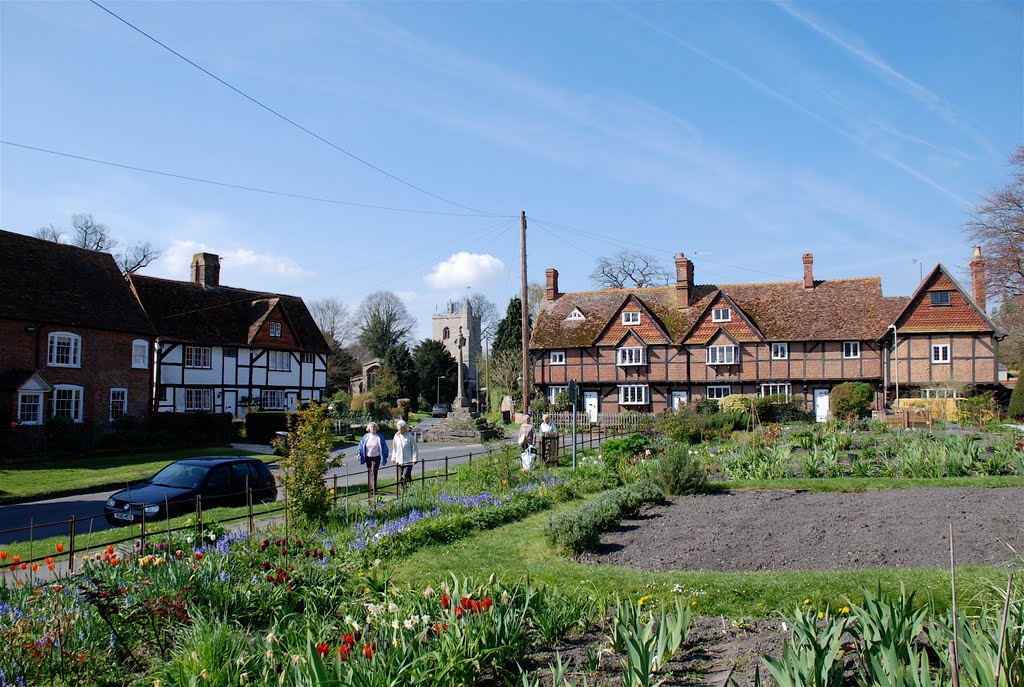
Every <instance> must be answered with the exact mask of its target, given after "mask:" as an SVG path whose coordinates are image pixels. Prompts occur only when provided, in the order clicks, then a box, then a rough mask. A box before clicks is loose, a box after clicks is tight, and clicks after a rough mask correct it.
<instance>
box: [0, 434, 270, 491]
mask: <svg viewBox="0 0 1024 687" xmlns="http://www.w3.org/2000/svg"><path fill="white" fill-rule="evenodd" d="M195 456H253V457H254V458H260V459H262V460H264V461H266V462H272V461H274V460H277V458H276V457H275V456H267V455H259V454H253V453H250V452H248V451H239V450H238V449H233V448H220V447H217V448H201V449H184V450H176V451H145V452H141V453H127V454H123V455H118V456H102V457H88V456H86V457H83V458H72V459H68V460H59V461H43V462H39V463H25V464H23V465H17V466H11V467H5V468H2V469H0V499H22V498H30V497H44V496H47V495H50V494H57V493H63V492H68V491H72V490H80V491H86V490H89V489H92V488H101V487H108V486H115V485H123V484H125V483H126V482H137V481H139V480H141V479H145V478H146V477H150V476H152V475H154V474H155V473H156V472H157V471H158V470H160V468H162V467H164V466H165V465H167V464H168V463H171V462H173V461H175V460H179V459H181V458H192V457H195Z"/></svg>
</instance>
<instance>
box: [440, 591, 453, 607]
mask: <svg viewBox="0 0 1024 687" xmlns="http://www.w3.org/2000/svg"><path fill="white" fill-rule="evenodd" d="M451 606H452V597H450V596H448V595H447V594H445V595H444V596H442V597H441V608H451Z"/></svg>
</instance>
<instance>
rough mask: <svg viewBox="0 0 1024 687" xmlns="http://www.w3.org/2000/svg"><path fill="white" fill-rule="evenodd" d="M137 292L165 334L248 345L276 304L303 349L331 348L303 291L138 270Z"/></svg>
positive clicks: (196, 340) (210, 342) (134, 279)
mask: <svg viewBox="0 0 1024 687" xmlns="http://www.w3.org/2000/svg"><path fill="white" fill-rule="evenodd" d="M130 280H131V283H132V286H133V287H134V288H135V292H136V293H137V294H138V296H139V300H140V301H142V304H143V306H144V307H145V308H146V312H147V313H148V314H149V316H150V318H151V319H152V320H153V324H154V326H156V330H157V332H158V333H159V335H160V336H161V337H164V338H167V339H170V340H172V341H179V342H184V343H197V344H204V345H207V346H248V345H249V343H250V341H251V340H252V332H253V331H255V330H254V329H252V327H253V326H254V325H257V323H259V322H261V321H262V320H263V319H265V317H266V315H267V313H269V312H270V310H271V309H272V307H273V305H274V304H275V302H276V304H277V306H278V307H279V308H280V309H281V310H282V311H283V312H284V315H285V317H286V318H287V319H288V322H289V324H290V325H291V327H292V329H293V331H294V333H295V337H296V339H297V341H298V344H299V346H300V347H301V348H302V350H304V351H310V352H318V353H327V352H329V350H330V349H329V348H328V347H327V342H326V341H324V337H323V335H322V334H321V333H320V329H319V328H318V327H317V326H316V322H315V321H314V320H313V317H312V315H310V314H309V310H308V309H307V308H306V304H305V303H303V301H302V299H301V298H299V297H298V296H286V295H284V294H277V293H265V292H261V291H250V290H248V289H236V288H233V287H230V286H215V287H203V286H201V285H199V284H194V283H192V282H187V281H173V280H170V279H157V278H156V277H145V276H141V275H137V274H133V275H132V276H131V278H130Z"/></svg>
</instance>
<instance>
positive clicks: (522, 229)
mask: <svg viewBox="0 0 1024 687" xmlns="http://www.w3.org/2000/svg"><path fill="white" fill-rule="evenodd" d="M519 252H520V256H521V258H520V274H519V282H520V284H519V286H520V305H521V306H522V308H521V309H522V341H523V412H524V413H529V412H530V314H529V312H530V311H529V308H528V306H527V304H526V295H527V288H526V211H525V210H523V211H522V212H520V213H519Z"/></svg>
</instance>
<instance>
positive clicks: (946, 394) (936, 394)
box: [921, 388, 960, 398]
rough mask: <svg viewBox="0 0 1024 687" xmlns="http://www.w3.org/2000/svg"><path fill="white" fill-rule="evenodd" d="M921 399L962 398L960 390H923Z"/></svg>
mask: <svg viewBox="0 0 1024 687" xmlns="http://www.w3.org/2000/svg"><path fill="white" fill-rule="evenodd" d="M921 398H960V391H959V390H958V389H949V388H941V389H921Z"/></svg>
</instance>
